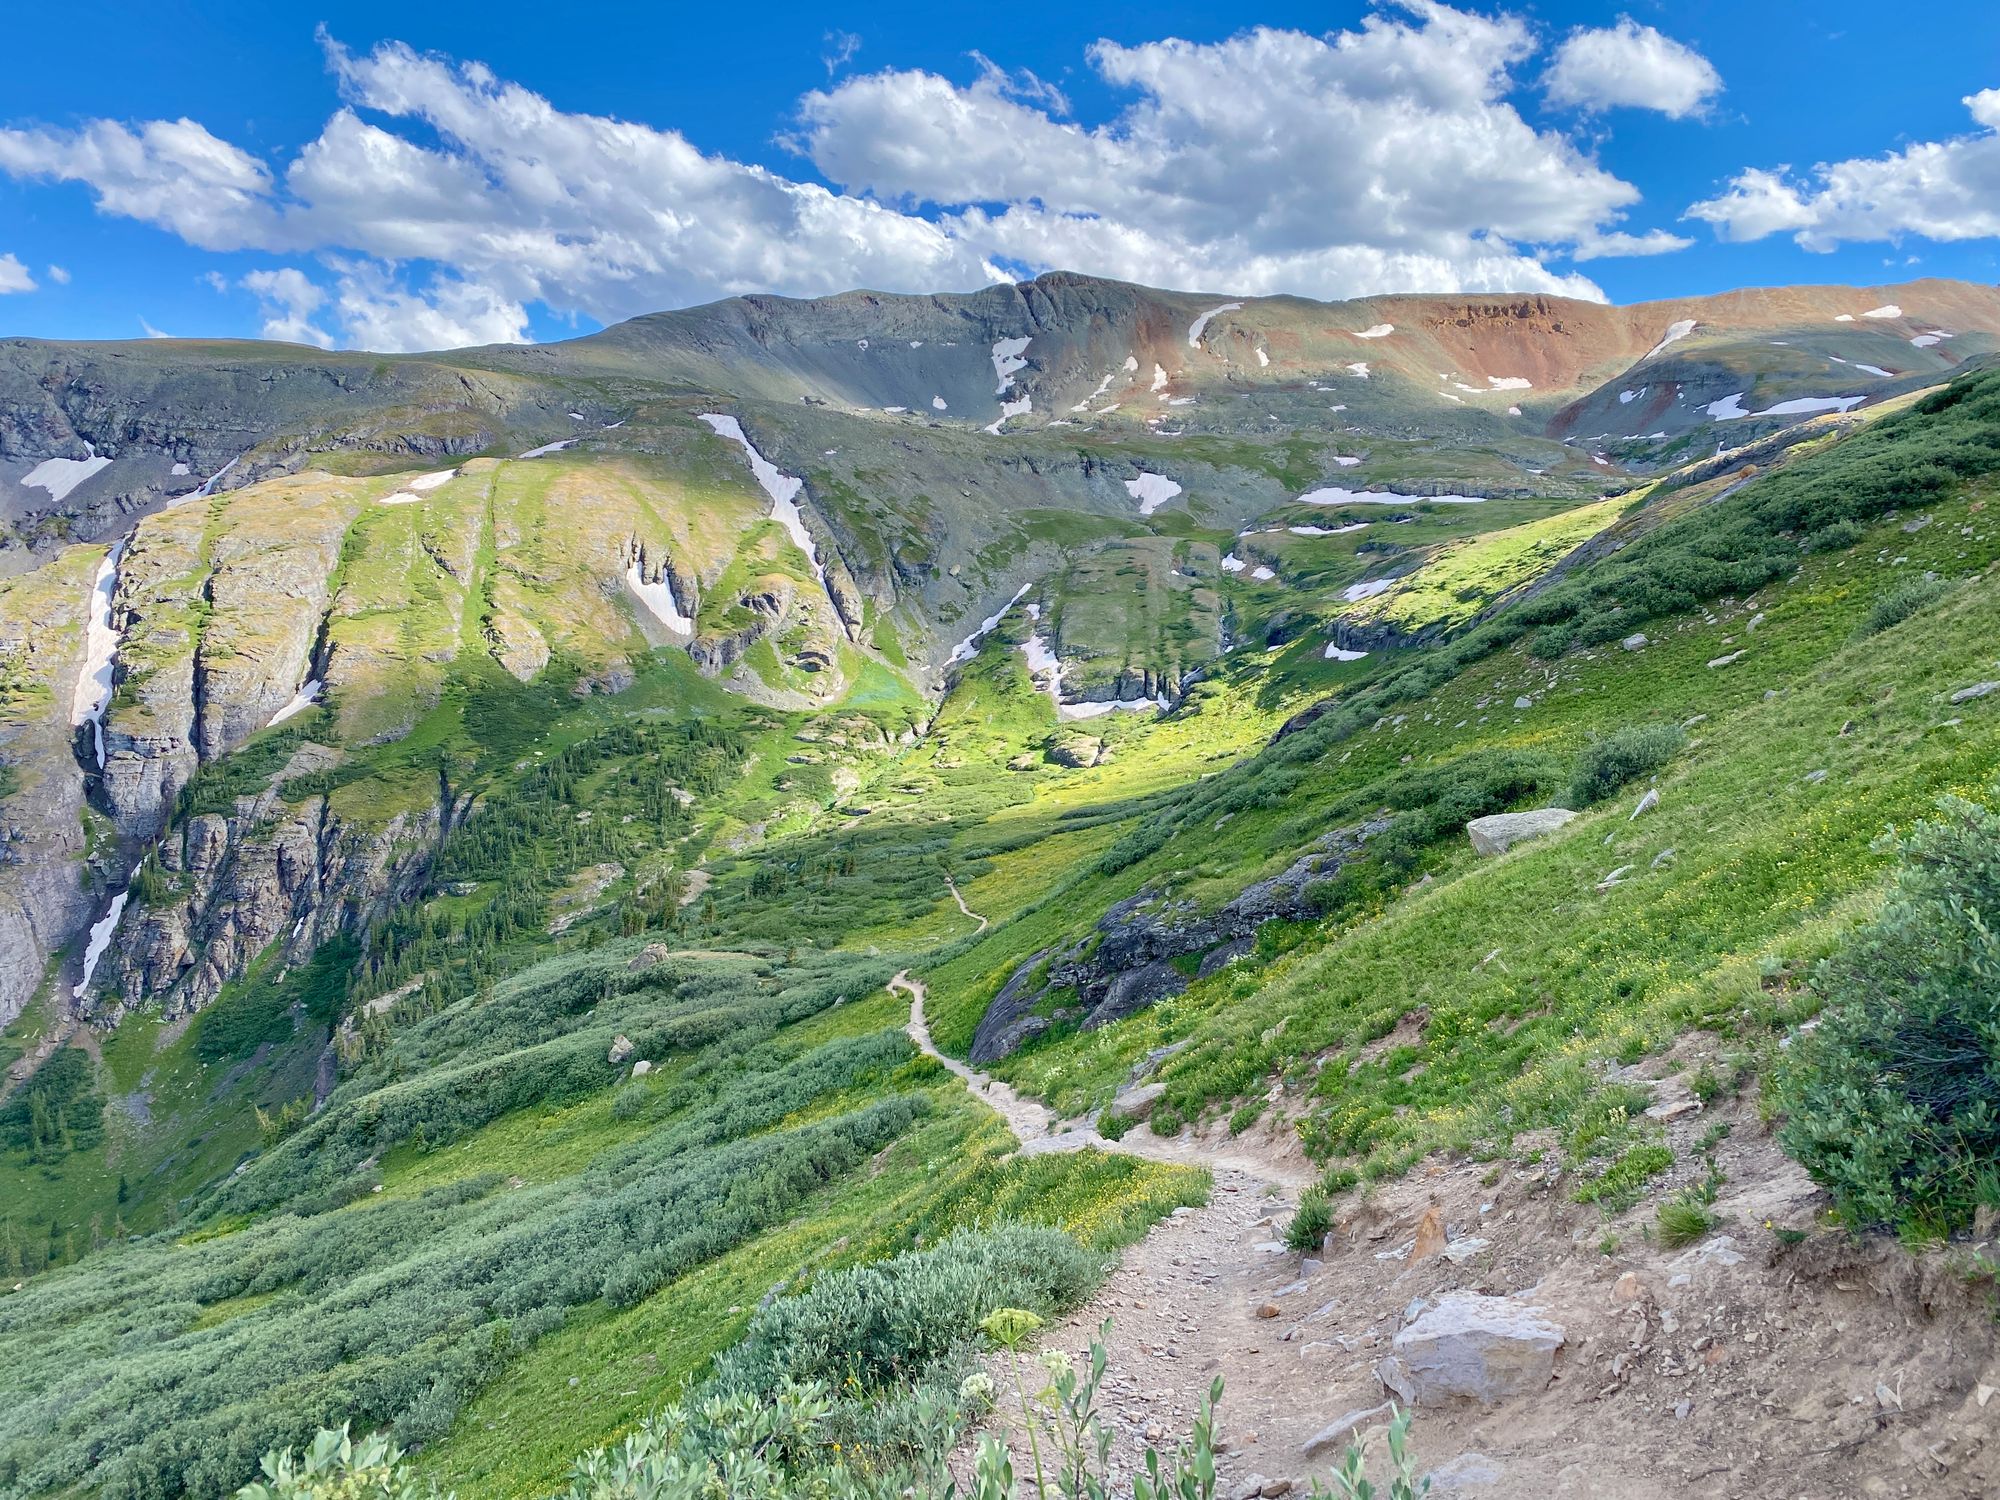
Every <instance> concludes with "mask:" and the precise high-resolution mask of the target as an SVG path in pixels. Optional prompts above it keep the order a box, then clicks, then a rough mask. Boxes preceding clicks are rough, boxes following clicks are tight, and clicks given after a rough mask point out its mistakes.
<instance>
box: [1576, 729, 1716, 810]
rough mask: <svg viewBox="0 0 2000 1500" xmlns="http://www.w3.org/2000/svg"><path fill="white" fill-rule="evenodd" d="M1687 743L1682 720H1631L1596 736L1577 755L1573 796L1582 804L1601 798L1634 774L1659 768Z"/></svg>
mask: <svg viewBox="0 0 2000 1500" xmlns="http://www.w3.org/2000/svg"><path fill="white" fill-rule="evenodd" d="M1686 743H1687V735H1686V734H1685V733H1684V732H1683V731H1682V730H1681V727H1680V726H1679V725H1678V724H1628V725H1626V726H1625V727H1624V728H1623V729H1617V730H1613V731H1612V732H1611V733H1610V734H1608V735H1606V736H1605V737H1604V738H1603V739H1601V740H1592V741H1591V742H1590V743H1589V744H1588V745H1586V746H1584V747H1583V750H1582V751H1581V752H1580V753H1579V754H1578V755H1577V758H1576V774H1575V775H1574V777H1573V778H1572V779H1571V781H1570V790H1569V794H1570V800H1571V801H1572V802H1573V803H1574V804H1575V805H1576V806H1578V807H1588V806H1590V804H1591V803H1593V802H1601V801H1603V800H1604V799H1605V798H1606V797H1609V796H1610V795H1611V794H1612V793H1613V792H1615V791H1617V790H1618V789H1619V788H1620V787H1622V786H1624V785H1625V784H1626V783H1627V782H1628V781H1631V780H1632V779H1633V778H1635V777H1639V776H1644V775H1645V774H1646V773H1647V772H1648V771H1656V770H1658V769H1659V768H1660V767H1661V766H1663V765H1665V764H1666V763H1667V762H1668V761H1669V760H1672V759H1673V757H1674V752H1675V751H1677V750H1679V749H1680V748H1681V746H1682V745H1684V744H1686Z"/></svg>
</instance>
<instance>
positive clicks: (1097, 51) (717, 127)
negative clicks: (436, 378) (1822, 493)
mask: <svg viewBox="0 0 2000 1500" xmlns="http://www.w3.org/2000/svg"><path fill="white" fill-rule="evenodd" d="M322 23H323V24H324V31H323V32H322V31H320V29H319V28H320V27H321V24H322ZM8 52H9V54H10V57H9V71H8V85H7V88H6V90H5V92H4V93H3V94H0V333H8V334H25V335H33V336H44V337H59V338H86V337H89V338H126V337H138V336H141V335H143V334H144V333H146V332H148V331H149V330H160V331H164V332H168V333H173V334H179V335H197V334H229V335H253V336H254V335H258V334H263V335H266V336H273V337H291V338H297V339H303V340H307V341H310V342H315V343H322V344H333V345H340V346H364V347H377V348H420V347H439V346H444V345H448V344H453V343H460V342H470V341H486V340H489V339H500V338H536V339H545V338H552V337H561V336H564V335H566V334H568V333H570V332H572V331H587V330H589V329H592V328H595V327H598V326H600V325H601V324H602V323H603V322H606V321H610V320H613V319H615V318H618V317H624V316H630V315H633V314H636V313H639V312H643V311H648V310H651V309H654V308H658V307H665V306H673V305H680V304H686V303H690V302H697V301H704V300H708V299H709V298H712V297H715V296H721V295H726V294H729V293H731V292H736V291H749V290H773V291H781V292H787V293H794V294H814V293H820V292H827V291H834V290H839V289H842V288H845V287H848V286H852V285H870V286H875V287H878V288H882V289H887V290H897V291H916V290H961V289H967V288H970V287H973V286H977V285H980V284H983V282H984V281H985V280H987V279H989V278H990V277H992V276H994V275H996V274H1000V273H1008V274H1014V275H1021V274H1028V273H1031V272H1033V271H1035V270H1039V269H1045V268H1048V267H1052V266H1065V267H1071V268H1075V269H1081V270H1087V271H1093V272H1098V273H1101V274H1106V275H1117V276H1124V277H1128V278H1129V279H1133V280H1140V281H1147V282H1151V283H1153V284H1156V285H1171V286H1186V287H1190V288H1198V289H1201V290H1209V291H1217V292H1251V293H1264V292H1274V291H1295V292H1299V293H1301V294H1304V295H1309V296H1321V297H1327V296H1344V295H1363V294H1366V293H1368V292H1373V291H1395V290H1444V289H1452V288H1469V289H1477V290H1497V289H1502V288H1506V289H1524V290H1562V291H1569V292H1573V293H1578V294H1582V295H1602V296H1607V297H1609V298H1611V299H1612V300H1615V301H1620V302H1626V301H1635V300H1641V299H1645V298H1652V297H1666V296H1675V295H1683V294H1689V293H1699V292H1707V291H1715V290H1721V289H1726V288H1729V287H1735V286H1744V285H1769V284H1777V283H1785V282H1800V281H1840V282H1855V283H1876V282H1885V281H1897V280H1906V279H1909V278H1911V277H1914V276H1927V275H1942V276H1959V277H1965V278H1969V279H1974V280H1982V281H1989V282H1990V281H1994V280H1996V279H2000V237H1996V236H2000V22H1996V21H1995V20H1994V18H1993V8H1992V6H1991V5H1990V4H1971V3H1963V4H1961V3H1940V4H1927V5H1920V6H1919V5H1906V6H1900V7H1884V6H1881V5H1879V4H1848V3H1843V0H1827V3H1822V4H1816V5H1790V4H1755V5H1744V4H1740V3H1739V4H1711V3H1705V0H1681V3H1676V4H1674V5H1672V6H1667V5H1662V4H1655V3H1651V0H1634V3H1631V4H1628V5H1625V6H1602V5H1583V4H1554V3H1544V4H1535V5H1527V4H1521V5H1513V4H1471V3H1467V4H1465V5H1463V6H1461V7H1459V8H1457V9H1455V10H1454V9H1448V8H1445V7H1443V6H1440V5H1436V4H1432V3H1428V0H1426V3H1415V4H1382V5H1372V6H1371V5H1368V4H1362V3H1334V4H1319V5H1292V4H1270V5H1263V6H1259V7H1257V8H1255V9H1254V10H1244V9H1241V8H1238V7H1235V6H1216V5H1207V6H1202V5H1191V4H1182V3H1173V0H1159V3H1152V4H1147V5H1143V6H1139V5H1108V6H1107V5H1098V6H1091V7H1079V6H1072V7H1045V8H1042V9H1040V10H1038V11H1036V12H1034V13H1033V14H1032V16H1030V15H1028V14H1026V13H1023V12H1020V11H1018V10H1016V9H1010V8H1007V7H987V8H984V9H983V10H979V11H974V10H971V9H969V8H961V7H948V6H939V5H936V4H929V5H913V4H901V3H892V4H875V5H870V6H853V5H826V4H821V5H813V6H805V5H791V4H769V3H767V4H764V5H760V6H756V7H750V6H737V7H715V6H700V7H697V6H688V5H660V4H654V5H645V6H640V5H627V6H610V5H599V6H574V7H570V8H567V9H565V10H552V9H551V8H550V7H548V6H546V5H536V6H533V7H529V6H523V5H517V4H512V3H507V0H496V3H486V4H481V5H477V6H474V5H459V4H453V3H443V0H441V3H434V4H430V5H427V6H424V7H408V6H403V5H394V6H392V5H386V4H383V5H377V4H344V5H341V6H339V7H337V8H334V9H333V10H332V11H331V12H329V11H327V10H324V9H315V10H307V9H302V8H300V7H297V6H294V5H290V4H285V3H276V4H265V5H249V4H241V3H226V4H206V5H193V4H186V3H171V4H168V3H155V4H149V5H138V4H132V5H80V6H79V5H72V6H67V7H56V6H37V7H32V8H29V7H17V8H16V13H15V14H13V15H12V16H10V19H9V37H8ZM183 120H185V121H188V122H191V123H189V124H186V125H183V124H181V123H179V122H181V121H183ZM1691 209H1692V210H1693V214H1692V215H1690V210H1691ZM1683 242H1685V243H1683ZM1640 251H1643V252H1646V253H1633V252H1640ZM10 287H11V288H13V289H12V290H5V289H7V288H10Z"/></svg>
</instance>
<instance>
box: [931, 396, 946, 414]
mask: <svg viewBox="0 0 2000 1500" xmlns="http://www.w3.org/2000/svg"><path fill="white" fill-rule="evenodd" d="M947 409H948V403H947V402H946V401H945V399H944V397H942V396H933V397H931V410H932V411H945V410H947Z"/></svg>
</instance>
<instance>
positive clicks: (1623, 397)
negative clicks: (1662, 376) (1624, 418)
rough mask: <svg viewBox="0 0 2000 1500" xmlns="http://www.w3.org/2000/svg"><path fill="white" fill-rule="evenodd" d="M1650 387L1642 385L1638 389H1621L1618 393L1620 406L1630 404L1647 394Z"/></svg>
mask: <svg viewBox="0 0 2000 1500" xmlns="http://www.w3.org/2000/svg"><path fill="white" fill-rule="evenodd" d="M1648 389H1649V387H1647V386H1643V385H1642V386H1640V387H1639V389H1638V390H1636V391H1620V392H1619V393H1618V404H1619V405H1620V406H1630V405H1631V404H1632V403H1633V402H1634V401H1637V400H1638V399H1639V398H1640V397H1641V396H1643V395H1645V394H1646V392H1647V390H1648Z"/></svg>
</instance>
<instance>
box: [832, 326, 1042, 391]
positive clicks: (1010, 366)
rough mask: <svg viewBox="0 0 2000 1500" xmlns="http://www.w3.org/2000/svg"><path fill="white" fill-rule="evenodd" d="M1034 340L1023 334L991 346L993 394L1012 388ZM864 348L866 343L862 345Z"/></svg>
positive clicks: (1025, 363) (1025, 366)
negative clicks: (1028, 348)
mask: <svg viewBox="0 0 2000 1500" xmlns="http://www.w3.org/2000/svg"><path fill="white" fill-rule="evenodd" d="M1032 342H1034V335H1033V334H1023V335H1022V336H1021V337H1020V338H1017V339H1001V340H1000V341H999V342H998V343H997V344H995V345H994V346H993V380H994V386H993V394H994V395H996V396H1004V395H1006V394H1007V392H1009V391H1011V390H1012V389H1013V388H1014V377H1015V375H1017V374H1018V373H1019V372H1020V371H1022V370H1025V369H1026V368H1027V367H1028V358H1027V355H1026V353H1025V352H1024V351H1025V350H1026V349H1027V347H1028V345H1029V344H1030V343H1032ZM862 347H863V348H866V347H867V345H865V344H864V345H863V346H862Z"/></svg>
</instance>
